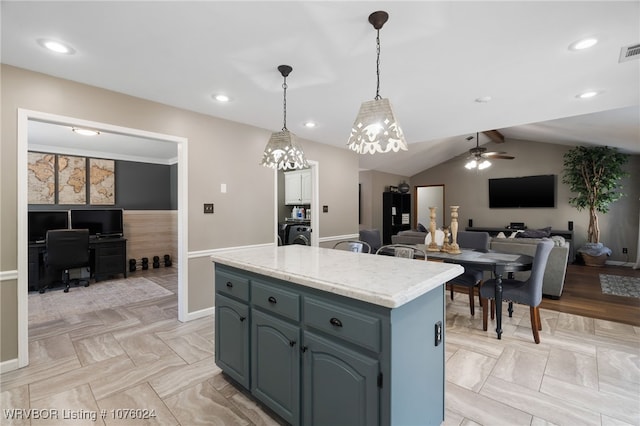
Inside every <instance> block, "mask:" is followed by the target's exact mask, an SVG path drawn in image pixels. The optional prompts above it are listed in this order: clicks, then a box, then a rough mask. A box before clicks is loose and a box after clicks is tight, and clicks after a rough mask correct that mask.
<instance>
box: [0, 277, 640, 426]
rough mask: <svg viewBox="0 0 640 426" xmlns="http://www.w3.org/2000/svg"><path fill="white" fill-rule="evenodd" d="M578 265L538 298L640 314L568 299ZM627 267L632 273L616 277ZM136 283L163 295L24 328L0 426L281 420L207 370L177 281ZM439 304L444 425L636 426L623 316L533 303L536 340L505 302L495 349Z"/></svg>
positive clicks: (201, 338)
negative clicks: (22, 352)
mask: <svg viewBox="0 0 640 426" xmlns="http://www.w3.org/2000/svg"><path fill="white" fill-rule="evenodd" d="M581 268H585V267H573V266H572V267H571V268H570V273H569V276H568V281H569V283H568V284H569V288H567V289H566V290H565V291H567V295H568V297H566V298H565V296H563V298H562V299H561V300H560V301H547V300H545V302H549V303H555V305H556V306H558V307H560V306H561V305H566V306H563V309H564V308H567V307H570V308H575V309H582V310H585V311H596V309H594V308H593V306H598V304H599V303H606V304H607V308H606V309H602V310H601V311H602V312H601V313H603V314H605V315H611V316H613V315H618V314H617V313H616V312H613V311H616V310H620V309H622V308H624V309H629V312H631V316H635V317H636V318H637V316H638V313H639V312H640V308H639V307H638V305H637V302H636V301H627V300H618V299H622V298H618V297H615V298H614V299H612V300H610V301H606V300H604V299H602V300H601V302H598V297H599V296H598V294H597V292H596V291H591V292H586V293H587V294H586V295H582V294H581V293H580V292H578V291H577V290H579V289H582V288H586V287H587V284H585V283H593V280H594V277H595V276H597V274H598V273H599V271H595V270H593V269H581ZM613 271H614V270H613V269H610V268H607V271H606V272H607V273H614V272H613ZM624 272H627V273H631V274H635V273H636V272H637V271H633V270H630V269H629V268H627V269H624V270H621V271H616V273H624ZM142 274H143V273H142V272H136V275H142ZM144 276H145V277H147V278H148V279H149V280H151V281H153V282H154V283H156V284H159V285H161V286H162V287H164V288H166V289H168V290H170V291H171V292H172V293H174V294H172V295H169V296H163V297H158V298H156V299H151V300H146V301H141V302H136V303H128V304H125V305H122V306H117V307H112V308H109V309H102V310H97V311H94V312H84V313H79V314H75V315H68V316H66V317H64V318H57V319H54V320H51V321H45V322H39V323H37V322H34V323H33V324H30V326H29V359H30V365H29V366H27V367H25V368H22V369H19V370H16V371H11V372H6V373H3V374H2V375H1V376H0V407H2V413H0V414H1V415H2V417H1V418H0V424H2V425H112V424H123V425H139V424H152V425H183V426H191V425H198V424H202V425H224V426H226V425H245V426H251V425H280V424H282V421H281V420H280V419H278V418H277V417H276V416H274V415H273V414H272V413H270V412H269V410H267V409H265V408H264V407H263V406H261V405H260V404H259V403H256V401H255V400H254V399H252V398H251V397H250V396H248V395H247V394H246V393H245V392H243V391H240V390H239V389H238V388H237V387H235V386H234V385H233V384H232V383H231V382H230V381H229V380H228V379H227V377H226V376H225V375H224V374H222V373H221V371H220V369H219V368H218V367H217V366H216V365H215V363H214V359H213V357H214V356H213V353H214V334H213V332H214V326H213V318H212V317H204V318H200V319H197V320H193V321H190V322H187V323H180V322H179V321H177V297H176V295H175V293H176V291H177V275H176V274H175V273H172V272H171V269H167V270H165V269H160V270H156V271H152V270H149V271H145V272H144ZM99 285H100V284H96V285H95V287H94V288H97V286H99ZM572 287H576V289H572ZM89 288H91V287H89ZM73 292H74V289H73V288H72V290H71V292H70V293H68V294H67V295H68V296H69V298H68V300H69V301H70V303H73ZM600 297H601V296H600ZM611 297H613V296H611ZM574 299H575V300H574ZM582 299H584V302H581V300H582ZM446 300H447V302H446V303H447V306H446V334H445V362H446V365H445V377H446V384H445V391H446V396H445V422H444V425H445V426H449V425H452V426H453V425H456V426H462V425H464V426H469V425H487V426H493V425H543V424H555V425H570V426H572V425H594V426H605V425H638V426H640V404H638V401H639V400H640V327H637V326H635V327H634V326H631V325H628V324H627V323H626V322H628V321H626V320H628V318H626V319H625V318H623V319H625V321H621V322H614V321H609V320H601V319H594V318H590V317H587V316H582V315H576V314H572V313H565V312H559V311H557V310H551V309H552V308H543V309H541V320H542V327H543V329H542V331H541V343H540V344H539V345H536V344H535V343H533V339H532V336H531V328H530V323H529V314H528V309H526V308H523V307H518V306H516V309H515V312H514V315H513V317H512V318H504V321H503V329H504V334H503V338H502V340H497V339H496V337H495V332H494V331H493V330H492V327H491V326H490V327H489V331H483V330H482V324H481V322H482V320H481V317H482V315H479V314H478V311H479V310H476V315H475V316H474V317H472V316H470V315H469V306H468V298H467V297H466V296H464V295H458V296H456V297H455V299H454V300H453V301H451V300H450V299H449V298H448V297H447V299H446ZM623 322H625V323H623ZM29 410H32V411H29ZM54 410H55V411H54ZM34 413H36V415H40V416H41V418H40V419H36V418H34V417H33V416H34ZM53 413H56V416H57V417H56V418H49V419H45V418H42V415H49V416H52V414H53ZM29 414H30V415H31V418H28V419H27V418H25V417H26V416H27V415H29ZM151 414H152V417H148V418H147V419H146V420H144V421H143V420H140V419H132V418H131V416H132V415H134V416H138V415H142V416H144V415H147V416H148V415H151ZM126 415H128V416H129V418H127V419H124V416H126ZM64 416H67V417H64ZM69 416H76V417H75V418H71V417H69ZM94 418H95V420H94Z"/></svg>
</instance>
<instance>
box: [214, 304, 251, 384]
mask: <svg viewBox="0 0 640 426" xmlns="http://www.w3.org/2000/svg"><path fill="white" fill-rule="evenodd" d="M215 316H216V319H215V361H216V364H217V365H218V367H220V368H221V369H222V371H224V372H225V373H227V374H228V375H229V376H230V377H232V378H233V379H234V380H236V381H237V382H238V383H240V384H241V385H242V386H244V387H245V388H247V389H248V388H249V306H248V305H246V304H244V303H240V302H236V301H234V300H231V299H229V298H227V297H224V296H222V295H221V294H219V293H218V294H216V309H215Z"/></svg>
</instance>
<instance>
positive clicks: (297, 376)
mask: <svg viewBox="0 0 640 426" xmlns="http://www.w3.org/2000/svg"><path fill="white" fill-rule="evenodd" d="M211 259H212V261H213V262H214V263H215V289H216V292H215V362H216V364H217V365H218V366H219V367H220V368H221V369H222V370H223V371H224V372H225V373H226V374H227V375H228V376H229V377H231V378H232V379H234V380H235V381H236V382H237V383H238V385H240V386H242V387H244V388H246V389H247V390H249V391H250V392H251V394H252V395H253V396H254V397H256V398H257V399H258V400H260V401H261V402H263V403H264V404H265V405H267V406H268V407H269V408H271V409H272V410H273V411H274V412H276V413H277V414H278V415H280V416H281V417H282V418H283V419H284V420H286V421H287V422H289V423H291V424H293V425H299V424H304V425H341V424H343V425H367V426H369V425H407V424H412V425H413V424H416V425H417V424H419V425H432V424H433V425H438V424H440V423H441V422H442V421H443V420H444V283H445V282H447V281H449V280H451V279H452V278H454V277H456V276H458V275H460V274H461V273H462V272H463V271H464V269H463V268H462V267H461V266H459V265H452V264H446V263H437V262H425V261H420V260H413V259H404V258H396V257H389V256H375V255H370V254H362V253H352V252H347V251H341V250H332V249H325V248H319V247H309V246H301V245H290V246H282V247H267V248H249V249H238V250H227V251H220V252H218V253H215V254H214V255H212V256H211Z"/></svg>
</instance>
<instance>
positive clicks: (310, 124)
mask: <svg viewBox="0 0 640 426" xmlns="http://www.w3.org/2000/svg"><path fill="white" fill-rule="evenodd" d="M316 126H317V124H316V123H315V122H314V121H305V122H304V127H307V128H309V129H313V128H314V127H316Z"/></svg>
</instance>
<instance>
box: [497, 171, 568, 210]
mask: <svg viewBox="0 0 640 426" xmlns="http://www.w3.org/2000/svg"><path fill="white" fill-rule="evenodd" d="M555 206H556V175H538V176H523V177H513V178H499V179H489V208H492V209H496V208H523V207H524V208H527V207H555Z"/></svg>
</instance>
